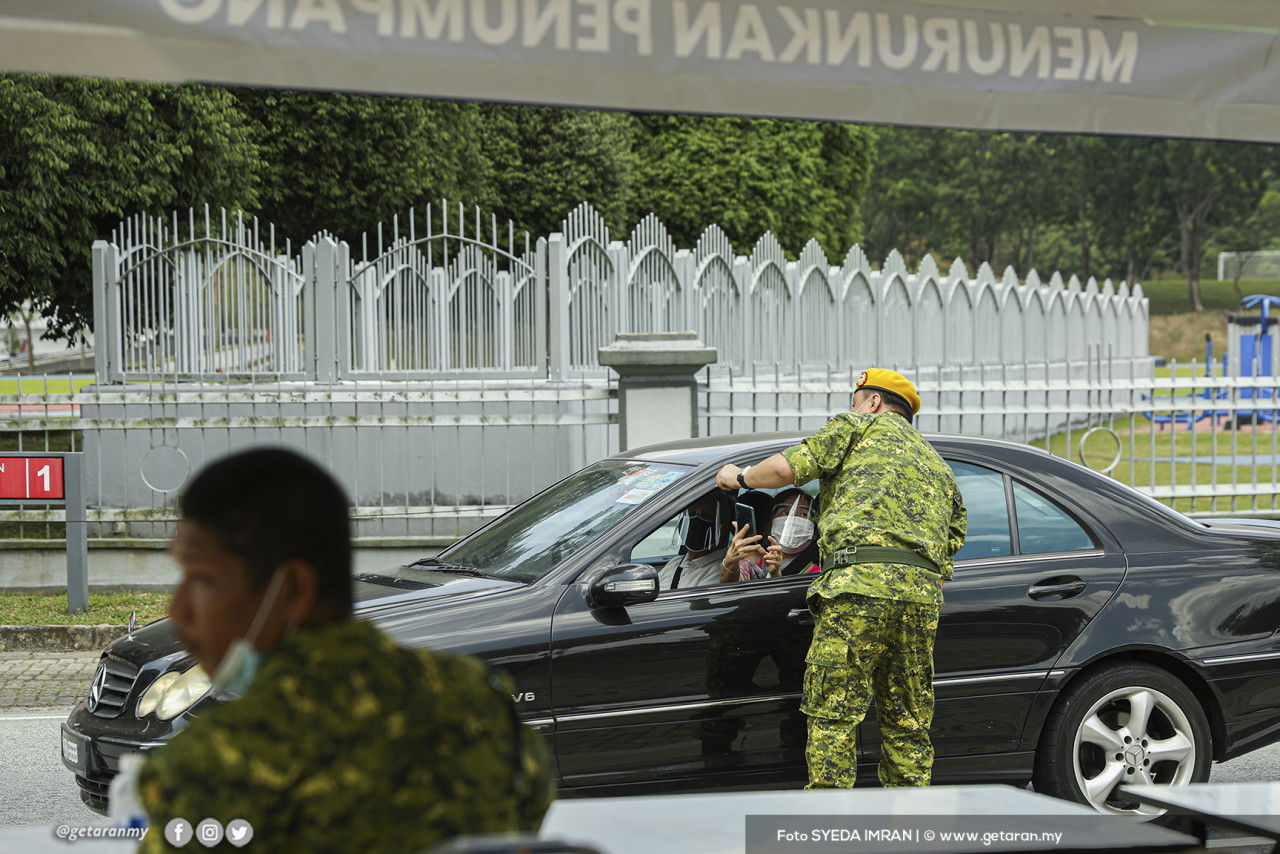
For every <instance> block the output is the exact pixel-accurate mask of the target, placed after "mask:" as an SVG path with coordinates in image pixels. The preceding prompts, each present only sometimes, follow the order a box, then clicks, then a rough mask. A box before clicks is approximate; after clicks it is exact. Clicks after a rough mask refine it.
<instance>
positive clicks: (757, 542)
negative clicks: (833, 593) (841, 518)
mask: <svg viewBox="0 0 1280 854" xmlns="http://www.w3.org/2000/svg"><path fill="white" fill-rule="evenodd" d="M817 515H818V508H817V499H814V498H811V497H810V496H809V494H808V493H807V492H805V491H804V490H802V489H800V488H798V487H791V488H790V489H784V490H783V491H782V492H779V493H778V494H777V496H775V498H774V503H773V512H772V514H771V523H770V527H769V546H768V547H767V548H766V547H764V546H762V545H761V542H762V540H763V537H762V535H760V534H757V533H755V532H753V531H752V530H751V528H750V526H747V527H745V528H743V529H742V530H738V525H737V523H736V522H735V523H733V528H734V536H733V540H732V542H730V544H729V549H728V551H727V552H726V553H725V556H724V560H723V561H722V562H721V564H720V581H721V583H724V584H727V583H732V582H735V581H750V580H754V579H760V578H777V577H779V576H782V575H799V574H801V573H809V572H820V571H821V567H820V566H819V565H818V542H817V526H816V524H815V522H814V520H815V519H816V518H817Z"/></svg>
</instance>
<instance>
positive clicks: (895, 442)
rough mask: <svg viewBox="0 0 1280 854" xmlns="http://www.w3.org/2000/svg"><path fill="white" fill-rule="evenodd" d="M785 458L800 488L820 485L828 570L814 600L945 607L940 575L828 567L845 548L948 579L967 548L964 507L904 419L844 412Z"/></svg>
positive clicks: (813, 591) (943, 469)
mask: <svg viewBox="0 0 1280 854" xmlns="http://www.w3.org/2000/svg"><path fill="white" fill-rule="evenodd" d="M782 455H783V456H784V457H786V459H787V462H788V463H790V464H791V470H792V471H793V472H794V473H795V481H796V483H807V482H808V481H810V480H813V479H814V478H818V479H819V481H820V491H819V501H820V503H821V506H822V515H821V516H820V517H819V519H818V546H819V548H820V549H821V552H822V566H823V567H824V571H823V573H822V575H821V576H819V578H818V580H817V581H815V582H814V583H813V586H812V587H811V588H810V590H809V595H810V596H824V597H832V596H836V595H839V594H841V593H859V594H861V595H863V596H875V597H879V598H881V599H899V600H902V601H906V602H924V603H940V602H941V601H942V591H941V589H940V586H939V584H938V575H937V574H936V573H933V572H930V571H929V570H927V569H922V568H920V567H917V566H909V565H906V564H870V563H868V564H854V565H852V566H846V567H839V568H837V567H834V566H833V564H832V560H831V555H832V553H833V552H836V551H838V550H840V549H843V548H847V547H849V546H880V547H884V548H894V549H907V550H909V551H913V552H916V553H917V554H920V555H923V556H925V557H927V558H929V559H930V560H932V561H933V562H934V563H935V564H937V566H938V567H939V568H941V570H942V576H943V578H950V577H951V574H952V567H951V560H952V558H953V557H955V554H956V552H958V551H959V550H960V547H961V546H962V545H964V534H965V509H964V502H963V500H962V499H961V497H960V489H959V487H958V486H956V479H955V475H953V474H952V472H951V467H950V466H948V465H947V463H946V461H944V460H943V459H942V457H940V456H939V455H938V452H937V451H935V450H934V449H933V446H932V445H930V444H929V443H928V442H927V441H925V438H924V437H923V436H921V435H920V433H919V432H918V431H917V430H916V429H915V428H914V427H912V426H911V424H910V423H909V422H908V421H907V420H906V419H905V418H903V417H901V416H900V415H897V414H895V413H882V414H879V415H863V414H859V415H855V414H853V413H852V412H845V413H841V414H840V415H837V416H836V417H835V418H833V419H831V421H830V422H828V423H827V425H826V426H825V427H823V428H822V429H821V430H819V431H818V432H817V433H815V434H813V435H812V436H810V437H809V438H808V439H805V440H804V441H803V442H801V443H800V444H799V445H795V446H793V447H790V448H787V449H786V450H785V451H783V452H782Z"/></svg>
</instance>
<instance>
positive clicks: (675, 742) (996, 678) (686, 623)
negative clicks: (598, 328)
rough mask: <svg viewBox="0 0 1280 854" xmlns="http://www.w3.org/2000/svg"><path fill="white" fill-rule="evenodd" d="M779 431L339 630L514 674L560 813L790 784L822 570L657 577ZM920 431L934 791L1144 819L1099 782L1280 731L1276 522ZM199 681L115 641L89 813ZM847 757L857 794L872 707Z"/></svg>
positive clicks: (82, 752)
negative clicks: (1184, 511)
mask: <svg viewBox="0 0 1280 854" xmlns="http://www.w3.org/2000/svg"><path fill="white" fill-rule="evenodd" d="M799 438H800V436H799V435H796V434H768V435H753V436H734V437H713V438H706V439H697V440H692V441H688V442H682V443H676V444H669V445H658V446H652V447H649V448H644V449H640V450H636V451H632V452H627V453H624V454H620V455H618V456H616V457H612V458H610V459H606V460H603V461H601V462H598V463H596V464H594V465H591V466H588V467H587V468H584V469H582V470H581V471H578V472H576V473H575V474H572V475H570V476H569V477H566V478H565V479H564V480H562V481H560V482H559V483H556V484H555V485H553V486H551V487H550V488H548V489H546V490H545V491H543V492H542V493H540V494H538V495H535V496H534V497H532V498H530V499H529V500H527V501H525V502H523V503H521V504H520V505H518V506H516V507H515V508H513V509H512V510H511V511H509V512H508V513H506V514H504V515H503V516H501V517H499V518H498V519H496V520H494V521H493V522H491V523H490V524H488V525H487V526H485V527H484V528H482V529H480V530H479V531H477V532H476V533H474V534H472V535H470V536H469V537H467V538H465V539H463V540H461V541H459V542H458V543H456V544H454V545H453V546H451V547H449V548H448V549H447V550H445V551H444V552H443V553H442V554H441V555H440V556H439V557H435V558H428V559H426V560H423V561H421V562H419V563H417V564H414V565H411V566H405V567H401V568H398V569H396V570H394V571H389V572H388V573H386V574H385V575H361V576H358V577H357V579H356V587H357V599H358V600H359V605H358V613H359V616H360V617H361V618H363V619H368V620H373V621H374V622H376V623H377V624H378V625H380V626H381V627H382V628H384V629H385V630H386V631H388V632H389V633H391V634H392V635H393V636H395V637H396V638H398V639H399V640H400V641H401V642H402V643H404V644H406V645H411V646H433V647H438V648H448V649H453V650H460V651H464V652H469V653H473V654H475V655H478V656H480V657H482V658H484V659H487V660H488V661H489V662H491V663H492V664H494V665H496V666H498V667H501V668H503V669H505V670H506V671H508V672H509V673H510V674H511V676H512V677H513V678H514V680H515V683H516V686H517V689H516V690H517V693H516V695H515V697H514V699H515V700H516V702H517V704H518V707H519V708H520V709H521V710H522V713H523V716H524V718H525V720H526V721H527V722H528V723H529V724H531V725H533V726H534V727H536V728H538V729H539V730H541V731H542V732H543V733H544V734H545V736H546V738H547V740H548V742H549V743H550V744H551V745H552V747H553V748H554V751H555V755H556V758H557V761H558V770H559V777H560V791H561V795H562V796H576V795H601V794H626V793H642V792H646V791H650V792H655V791H662V792H673V791H698V790H701V791H707V790H729V789H759V788H779V787H789V786H799V785H801V784H803V783H804V782H805V763H804V743H805V721H804V717H803V715H801V714H800V712H799V699H800V689H801V677H802V674H803V670H804V657H805V652H806V649H807V646H808V642H809V637H810V634H811V632H812V627H813V620H812V616H811V615H810V613H809V611H808V609H807V608H806V606H805V591H806V587H807V586H808V584H809V582H810V581H811V580H812V579H813V577H814V576H813V575H812V574H807V573H797V574H793V575H787V574H783V575H781V576H779V577H774V578H769V577H766V578H762V579H758V580H749V581H743V582H740V583H733V584H720V583H711V584H704V585H703V586H687V585H681V584H679V582H678V581H677V582H676V583H675V584H674V585H673V584H672V580H671V579H670V578H668V577H667V576H666V574H665V573H662V572H660V571H659V568H660V567H663V566H666V565H667V564H668V562H669V561H670V560H671V559H672V558H673V557H675V556H676V555H678V554H679V553H680V551H681V548H682V547H681V536H680V530H681V526H680V521H681V519H682V517H683V515H684V510H685V508H687V507H689V506H691V505H693V504H696V503H698V502H699V501H700V500H701V499H703V498H704V497H705V496H707V495H708V494H710V493H711V492H712V491H713V490H714V489H715V473H716V471H717V470H718V469H719V468H720V466H722V465H723V464H724V463H730V462H731V463H735V464H737V465H747V464H753V463H757V462H759V461H761V460H762V459H764V458H765V457H767V456H769V455H770V454H773V453H775V452H776V451H778V450H780V449H782V448H784V447H786V446H788V445H790V444H793V443H794V442H796V441H798V439H799ZM930 441H932V442H933V444H934V446H935V447H936V448H937V449H938V450H939V452H940V453H941V454H942V455H943V457H944V458H946V459H947V461H948V462H949V463H950V464H951V466H952V468H953V469H954V471H955V473H956V477H957V480H958V482H959V484H960V488H961V490H962V492H963V494H964V501H965V504H966V505H967V507H968V511H969V533H968V539H967V541H966V544H965V546H964V549H963V550H962V551H961V552H960V554H959V555H958V556H957V559H956V566H955V578H954V580H953V581H952V582H951V583H949V584H948V585H947V587H946V604H945V606H944V607H943V610H942V618H941V623H940V626H939V629H938V638H937V643H936V647H935V661H936V674H935V680H934V688H935V692H936V696H937V709H936V713H935V716H934V724H933V739H934V744H935V747H936V752H937V759H936V764H935V768H934V782H935V783H966V782H974V783H977V782H1008V783H1015V784H1022V783H1025V782H1027V781H1032V782H1034V784H1035V787H1036V789H1038V790H1040V791H1042V792H1046V793H1049V794H1052V795H1057V796H1059V797H1063V798H1067V799H1070V800H1074V801H1079V802H1082V803H1086V804H1091V805H1093V806H1094V807H1095V808H1097V809H1098V810H1099V811H1100V812H1106V813H1122V814H1139V815H1142V814H1148V815H1149V814H1151V812H1150V811H1149V810H1147V809H1145V808H1143V807H1140V806H1139V805H1138V804H1136V803H1133V802H1131V801H1129V800H1128V799H1126V798H1125V797H1124V796H1123V795H1122V794H1120V792H1119V788H1118V787H1119V784H1122V783H1131V782H1152V783H1157V784H1160V783H1164V784H1180V783H1189V782H1197V781H1203V780H1205V779H1206V778H1207V777H1208V775H1209V767H1210V764H1211V763H1212V762H1213V761H1224V760H1226V759H1230V758H1232V757H1235V756H1238V755H1240V754H1242V753H1245V752H1247V751H1250V750H1254V749H1257V748H1259V747H1263V746H1265V745H1267V744H1270V743H1272V742H1274V741H1276V740H1278V739H1280V669H1278V666H1280V637H1278V636H1277V633H1276V631H1277V626H1278V624H1280V525H1267V524H1259V523H1257V522H1251V521H1246V520H1229V519H1223V520H1215V521H1214V522H1213V523H1211V524H1206V523H1202V522H1197V521H1194V520H1192V519H1190V518H1188V517H1186V516H1183V515H1181V514H1179V513H1176V512H1174V511H1173V510H1171V509H1169V508H1168V507H1165V506H1163V505H1161V504H1159V503H1157V502H1155V501H1153V500H1151V499H1149V498H1147V497H1145V496H1143V495H1141V494H1140V493H1138V492H1135V491H1134V490H1132V489H1129V488H1127V487H1125V486H1123V485H1121V484H1119V483H1117V482H1115V481H1114V480H1111V479H1110V478H1108V477H1105V476H1103V475H1100V474H1097V473H1095V472H1093V471H1090V470H1088V469H1085V468H1082V467H1081V466H1078V465H1075V464H1073V463H1071V462H1069V461H1067V460H1064V459H1061V458H1059V457H1056V456H1053V455H1051V454H1049V453H1047V452H1045V451H1041V450H1038V449H1036V448H1032V447H1029V446H1026V445H1019V444H1014V443H1010V442H1002V441H994V440H989V439H978V438H967V437H959V436H932V437H930ZM815 486H816V484H810V485H809V486H808V488H809V489H810V490H812V489H813V488H814V487H815ZM738 498H739V500H740V501H743V502H748V503H750V501H751V500H753V499H758V498H759V496H754V497H752V496H746V495H742V496H738ZM758 503H759V502H758V501H757V504H758ZM766 522H767V519H763V518H762V519H761V523H762V524H765V523H766ZM716 581H717V582H718V578H717V579H716ZM207 687H208V680H207V677H206V676H205V675H204V674H203V673H202V672H201V671H200V670H199V668H196V667H194V666H193V662H192V660H191V659H190V658H189V657H187V656H186V655H184V653H183V652H182V650H181V649H180V648H179V646H178V644H177V642H176V640H175V639H174V636H173V632H172V631H171V629H170V627H169V625H168V623H167V621H165V620H161V621H158V622H156V623H152V624H151V625H149V626H146V627H144V628H142V629H139V630H137V631H136V632H133V633H131V636H129V637H126V638H121V639H120V640H118V641H116V642H115V643H113V644H112V645H111V646H109V647H108V648H107V649H106V651H105V652H104V653H103V656H102V662H101V665H100V666H99V669H98V672H97V676H96V678H95V679H94V681H93V684H92V688H91V691H90V693H89V696H88V697H86V698H85V699H84V700H83V701H81V702H80V703H79V704H78V705H76V707H75V708H74V709H73V710H72V712H71V715H70V717H69V718H68V720H67V722H66V723H65V724H64V725H63V728H62V750H63V761H64V763H65V764H66V765H67V766H68V767H69V768H70V769H71V770H72V771H74V773H75V776H76V781H77V783H78V784H79V786H80V789H81V794H82V796H83V798H84V800H85V802H86V803H88V804H89V805H90V806H91V807H94V808H96V809H102V808H104V807H105V797H106V791H107V784H108V782H109V781H110V779H111V777H112V775H113V773H114V771H115V768H116V766H117V760H118V758H119V756H120V755H121V753H122V752H124V751H130V750H147V749H149V748H152V747H155V746H157V745H159V744H161V743H162V742H163V741H164V739H165V738H166V737H168V736H169V735H170V734H171V733H172V732H174V731H176V730H177V729H179V728H181V727H183V726H185V725H187V723H188V722H189V721H190V720H191V719H193V718H194V717H197V716H199V715H200V713H201V710H202V708H205V707H206V705H207V704H209V703H211V702H215V701H214V700H213V699H212V698H210V697H209V696H208V695H207V694H206V693H205V692H206V689H207ZM858 748H859V756H858V762H859V780H860V782H861V781H864V780H865V782H866V783H868V784H874V781H875V765H876V762H877V761H878V759H879V756H878V751H879V735H878V732H877V725H876V719H875V716H874V713H873V714H872V715H871V716H869V717H868V719H867V720H866V721H865V722H864V723H863V724H862V726H861V729H860V731H859V737H858Z"/></svg>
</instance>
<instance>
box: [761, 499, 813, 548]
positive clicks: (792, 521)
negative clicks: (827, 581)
mask: <svg viewBox="0 0 1280 854" xmlns="http://www.w3.org/2000/svg"><path fill="white" fill-rule="evenodd" d="M799 506H800V499H799V498H797V499H796V500H795V501H793V502H792V503H791V512H789V513H787V515H786V516H779V517H778V518H776V519H774V520H773V525H772V526H771V527H770V529H769V533H770V534H772V535H773V538H774V539H775V540H777V541H778V545H779V546H781V547H782V553H783V554H789V555H793V554H799V553H800V552H802V551H804V550H805V549H806V548H808V547H809V543H811V542H813V531H814V525H813V520H812V519H806V518H804V517H803V516H797V515H796V508H798V507H799Z"/></svg>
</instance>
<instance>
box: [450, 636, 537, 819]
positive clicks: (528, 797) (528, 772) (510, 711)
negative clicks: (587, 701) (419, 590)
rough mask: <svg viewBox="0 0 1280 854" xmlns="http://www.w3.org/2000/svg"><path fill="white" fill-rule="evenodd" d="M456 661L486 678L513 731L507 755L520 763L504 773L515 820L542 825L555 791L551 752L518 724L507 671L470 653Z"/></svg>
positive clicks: (530, 730) (531, 731) (524, 727)
mask: <svg viewBox="0 0 1280 854" xmlns="http://www.w3.org/2000/svg"><path fill="white" fill-rule="evenodd" d="M457 660H459V661H460V662H463V663H465V664H466V665H467V666H471V667H474V668H476V670H477V674H478V675H481V676H483V677H485V678H486V679H487V681H488V683H489V687H490V688H492V689H493V691H494V693H496V694H497V702H498V704H499V706H501V707H502V709H503V710H504V713H503V716H504V717H506V718H508V719H509V720H510V721H511V726H512V728H513V730H514V731H513V732H511V736H512V738H513V740H514V741H515V742H516V743H515V744H513V745H512V747H513V748H514V750H515V752H516V754H517V755H515V756H512V757H511V758H512V759H515V760H516V761H517V762H518V763H519V765H520V773H519V774H518V775H516V774H514V773H513V772H514V770H515V769H511V770H510V771H509V772H508V773H509V774H511V775H512V777H513V778H514V781H513V782H514V786H513V789H514V794H515V798H516V820H517V821H518V822H519V823H520V829H521V830H529V831H536V830H537V829H538V828H539V827H541V826H542V817H543V816H544V815H546V812H547V810H548V809H549V808H550V806H551V801H552V800H554V799H555V794H556V781H555V776H554V775H553V774H552V768H553V767H554V765H553V762H552V758H551V751H550V750H548V749H547V743H546V742H545V741H544V740H543V738H542V736H541V735H539V734H538V733H537V732H535V731H534V730H533V728H532V727H529V726H527V725H525V724H522V723H520V720H519V716H518V714H517V712H516V709H515V704H514V703H513V701H512V699H511V696H512V694H513V693H514V692H515V683H514V682H513V681H512V679H511V676H510V675H509V674H507V673H506V672H504V671H502V670H498V669H496V668H491V667H490V666H489V665H487V664H485V663H484V662H482V661H481V660H480V659H478V658H473V657H471V656H457Z"/></svg>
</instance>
